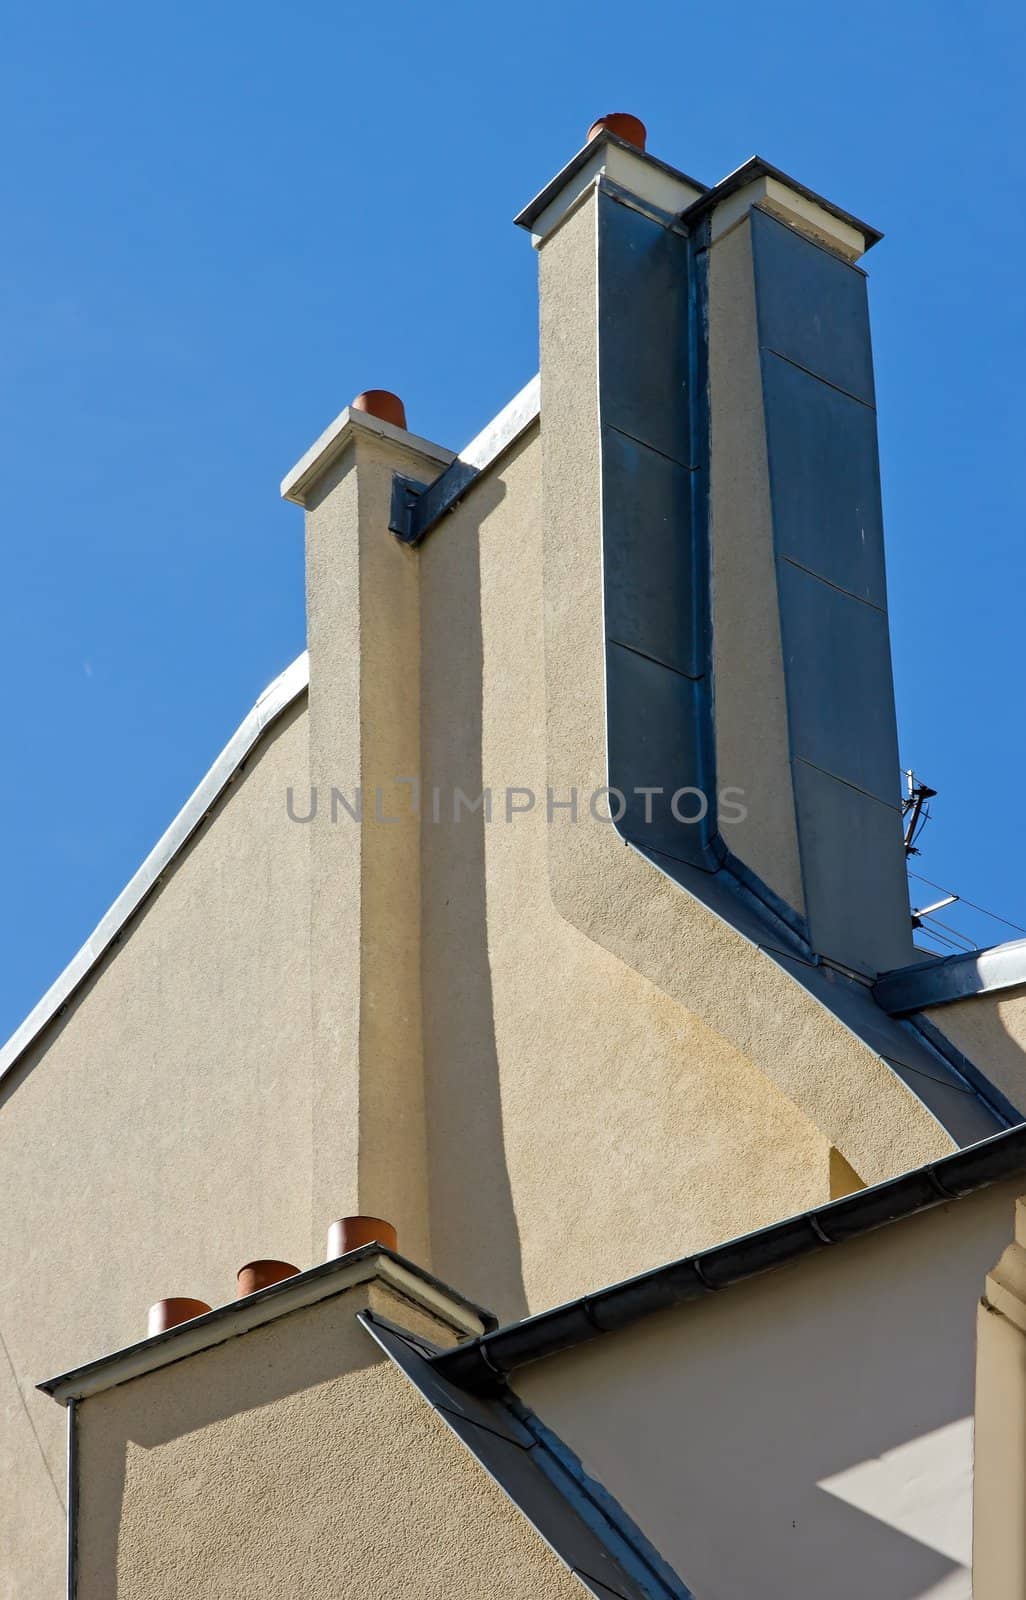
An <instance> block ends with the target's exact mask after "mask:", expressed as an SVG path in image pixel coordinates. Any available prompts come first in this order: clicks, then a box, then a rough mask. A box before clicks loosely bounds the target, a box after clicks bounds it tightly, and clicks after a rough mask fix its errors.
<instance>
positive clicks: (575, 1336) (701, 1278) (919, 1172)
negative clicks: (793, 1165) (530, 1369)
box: [431, 1123, 1026, 1393]
mask: <svg viewBox="0 0 1026 1600" xmlns="http://www.w3.org/2000/svg"><path fill="white" fill-rule="evenodd" d="M1023 1172H1026V1124H1024V1123H1019V1124H1018V1125H1017V1126H1016V1127H1014V1128H1009V1129H1007V1130H1006V1131H1005V1132H1003V1133H999V1134H995V1135H993V1137H991V1138H989V1139H984V1140H981V1141H980V1142H979V1143H978V1144H974V1145H970V1146H969V1147H968V1148H967V1149H965V1150H956V1151H955V1152H954V1154H952V1155H949V1156H943V1157H941V1158H940V1159H939V1160H937V1161H932V1162H927V1163H926V1164H925V1165H924V1166H922V1167H916V1168H914V1169H913V1170H911V1171H909V1172H904V1173H901V1174H900V1175H899V1176H898V1177H896V1178H890V1179H888V1180H887V1181H886V1182H885V1183H878V1184H874V1185H873V1187H872V1188H869V1189H859V1190H857V1191H856V1192H855V1193H854V1194H850V1195H846V1196H845V1197H844V1198H843V1199H841V1200H832V1201H830V1202H829V1203H828V1204H827V1205H823V1206H817V1207H814V1208H813V1209H811V1210H809V1211H805V1212H802V1213H799V1214H798V1215H796V1216H793V1217H787V1218H785V1219H784V1220H783V1221H781V1222H776V1223H773V1224H772V1225H771V1226H770V1227H767V1228H760V1229H758V1230H756V1231H755V1232H754V1233H748V1234H743V1235H742V1236H741V1237H740V1238H737V1239H730V1240H727V1241H726V1242H725V1243H724V1244H720V1245H715V1246H714V1247H713V1248H712V1249H709V1250H701V1251H697V1252H696V1253H695V1254H694V1255H691V1256H685V1257H682V1258H681V1259H680V1260H678V1261H671V1262H669V1263H668V1264H667V1265H666V1266H662V1267H655V1268H653V1269H652V1270H651V1271H649V1272H643V1273H639V1274H638V1275H637V1276H636V1277H633V1278H628V1279H626V1280H624V1281H623V1282H621V1283H614V1284H611V1285H609V1287H608V1288H604V1289H599V1290H597V1291H594V1292H592V1293H591V1294H589V1295H587V1296H586V1297H582V1298H581V1299H579V1300H574V1301H569V1302H568V1303H567V1304H565V1305H561V1306H555V1307H554V1308H553V1309H552V1310H550V1311H542V1312H539V1313H538V1314H537V1315H536V1316H534V1317H528V1318H526V1319H525V1320H524V1321H522V1322H516V1323H511V1324H508V1325H507V1326H506V1327H503V1328H497V1329H495V1330H494V1332H492V1333H486V1334H484V1335H482V1336H480V1337H479V1338H477V1339H475V1340H473V1341H472V1342H470V1343H468V1344H463V1345H457V1346H456V1347H455V1348H454V1349H452V1350H445V1351H440V1352H438V1353H437V1354H435V1355H433V1356H432V1357H431V1365H432V1366H433V1367H434V1369H435V1371H436V1372H437V1373H438V1374H440V1375H441V1376H442V1377H444V1378H446V1379H447V1380H448V1381H449V1382H451V1383H454V1384H458V1385H459V1386H460V1387H465V1388H467V1389H470V1390H472V1391H474V1392H475V1393H494V1392H495V1389H496V1386H497V1385H498V1384H499V1383H501V1382H502V1381H503V1380H504V1379H505V1378H506V1377H508V1376H509V1374H510V1373H512V1372H514V1371H516V1369H517V1368H518V1367H522V1366H525V1365H527V1363H528V1362H531V1361H539V1360H543V1359H544V1358H545V1357H547V1356H551V1355H556V1354H558V1353H559V1352H560V1351H562V1350H569V1349H572V1348H574V1347H576V1346H577V1345H580V1344H586V1343H589V1342H590V1341H591V1340H592V1339H596V1338H599V1337H600V1336H601V1335H602V1334H603V1333H611V1332H613V1331H615V1330H616V1329H617V1328H622V1327H626V1326H628V1325H629V1324H631V1323H634V1322H637V1321H640V1320H641V1319H642V1318H643V1317H647V1316H650V1315H652V1314H653V1313H654V1312H657V1311H665V1310H669V1309H671V1308H673V1307H677V1306H682V1305H686V1304H687V1303H688V1301H691V1300H699V1299H702V1298H703V1297H704V1296H705V1295H706V1294H709V1293H716V1292H719V1291H721V1290H724V1289H728V1288H731V1287H732V1286H733V1285H735V1284H738V1283H743V1282H745V1281H746V1280H747V1279H749V1278H754V1277H757V1276H759V1275H761V1274H762V1273H764V1272H771V1271H773V1270H775V1269H776V1268H777V1267H781V1266H785V1265H788V1264H789V1263H792V1262H797V1261H799V1260H800V1259H801V1258H802V1257H803V1256H808V1255H814V1254H816V1253H818V1252H819V1251H820V1250H824V1249H827V1248H833V1247H834V1246H836V1245H840V1244H844V1243H846V1242H848V1241H849V1240H852V1239H858V1238H861V1237H862V1236H863V1235H864V1234H867V1233H870V1232H872V1231H874V1230H875V1229H877V1228H881V1227H886V1226H888V1225H889V1224H890V1223H893V1222H901V1221H903V1220H904V1219H906V1218H908V1217H912V1216H916V1215H918V1214H919V1213H920V1212H922V1211H928V1210H930V1209H931V1208H932V1207H934V1206H938V1205H945V1204H953V1203H955V1202H957V1201H958V1200H961V1199H964V1198H965V1197H966V1196H968V1195H971V1194H975V1193H976V1192H977V1191H978V1190H980V1189H985V1188H989V1187H990V1186H991V1185H992V1184H995V1183H1000V1182H1002V1181H1004V1180H1005V1179H1007V1178H1013V1177H1017V1176H1019V1175H1020V1174H1021V1173H1023Z"/></svg>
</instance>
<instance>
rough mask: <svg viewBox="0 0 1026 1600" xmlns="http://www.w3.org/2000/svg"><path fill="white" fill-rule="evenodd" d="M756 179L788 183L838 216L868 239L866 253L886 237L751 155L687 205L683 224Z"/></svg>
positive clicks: (759, 158)
mask: <svg viewBox="0 0 1026 1600" xmlns="http://www.w3.org/2000/svg"><path fill="white" fill-rule="evenodd" d="M757 178H775V179H776V181H777V182H778V183H782V184H786V186H787V187H788V188H789V189H793V190H794V192H795V194H800V195H801V196H802V198H803V199H804V200H810V201H811V202H812V204H813V205H817V206H819V207H820V209H821V210H823V211H826V212H827V213H828V214H829V215H830V216H831V217H836V218H837V220H838V221H839V222H843V223H846V224H847V226H848V227H849V228H854V229H856V231H857V232H858V233H861V234H862V237H863V238H864V239H865V241H866V249H867V250H871V249H872V248H873V246H874V245H875V244H879V243H880V240H881V239H882V238H883V234H882V233H881V232H880V230H879V228H872V227H870V225H869V223H868V222H862V221H860V219H859V218H858V217H855V216H852V214H851V212H850V211H845V210H843V208H842V207H841V206H838V205H835V204H834V202H833V201H832V200H826V199H824V197H823V196H822V195H821V194H817V193H816V191H815V189H810V188H808V187H807V186H806V185H805V184H804V183H799V182H798V180H797V178H792V177H789V176H788V174H787V173H786V172H782V171H781V169H780V168H779V167H775V166H773V164H772V162H770V161H764V160H763V158H762V156H749V158H748V160H747V161H744V162H742V164H741V166H739V167H736V168H735V169H734V171H733V172H728V174H727V176H726V177H725V178H721V179H720V181H719V183H714V184H713V186H712V188H711V189H706V191H705V193H704V194H703V195H701V196H700V197H699V199H697V200H696V201H695V202H694V203H693V204H692V205H690V206H688V208H687V210H686V211H685V212H684V213H683V214H682V221H683V222H684V223H686V224H687V225H688V226H690V225H691V224H692V223H693V222H697V221H698V219H699V218H700V217H704V216H705V215H706V214H707V213H708V212H709V211H712V210H713V209H714V208H715V207H716V206H718V205H719V204H720V203H721V202H722V201H723V200H726V198H727V196H728V195H731V194H734V193H736V191H737V190H738V189H744V188H746V187H747V186H748V184H750V183H754V182H755V181H756V179H757Z"/></svg>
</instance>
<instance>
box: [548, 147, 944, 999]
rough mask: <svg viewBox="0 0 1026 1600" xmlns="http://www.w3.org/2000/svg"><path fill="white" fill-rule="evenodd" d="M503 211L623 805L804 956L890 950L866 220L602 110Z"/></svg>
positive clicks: (671, 855)
mask: <svg viewBox="0 0 1026 1600" xmlns="http://www.w3.org/2000/svg"><path fill="white" fill-rule="evenodd" d="M591 132H592V133H594V130H591ZM517 220H518V221H519V222H520V223H521V224H522V225H523V226H525V227H527V228H529V229H530V230H531V233H532V235H533V238H534V242H535V244H536V245H537V246H538V248H539V256H540V280H541V376H542V394H543V424H544V431H545V440H546V446H545V452H544V463H543V474H544V494H545V497H546V511H545V517H546V530H547V534H546V536H547V539H549V542H550V546H551V549H552V552H553V554H552V561H553V563H554V565H553V566H552V569H551V570H553V571H556V570H557V569H558V570H559V571H563V570H564V567H563V565H562V563H567V564H568V563H570V562H576V563H577V564H578V568H579V572H580V573H581V574H582V575H581V576H580V577H575V576H574V575H573V573H572V571H571V568H570V566H569V565H566V567H565V570H566V573H567V574H568V576H567V579H566V582H567V591H568V595H569V594H571V593H573V591H574V586H575V584H576V585H577V588H578V589H579V590H580V605H579V606H577V605H571V604H570V602H569V601H567V602H566V605H565V608H564V613H563V614H564V615H565V616H566V617H567V618H568V619H570V620H569V621H568V623H567V625H568V626H570V627H581V628H588V627H593V626H596V625H598V626H600V627H601V628H602V629H603V632H604V638H605V674H606V684H605V737H606V781H607V782H608V784H609V785H610V786H612V787H613V788H614V790H616V791H618V792H619V793H620V794H622V795H624V796H625V804H624V810H623V814H622V816H621V817H620V818H619V819H618V820H617V827H618V829H619V831H620V832H621V833H622V834H623V836H624V837H625V838H626V839H627V840H628V841H629V842H630V843H632V844H634V845H636V846H637V847H638V848H639V849H641V850H643V851H645V852H648V853H651V855H652V856H653V859H655V860H657V861H658V862H659V863H668V864H670V866H671V867H672V864H673V863H675V862H677V863H681V864H683V865H685V866H686V867H688V868H696V867H697V868H700V869H701V870H702V871H703V873H706V874H717V873H720V872H721V871H724V870H726V871H727V872H728V873H731V874H733V877H734V879H735V881H738V882H740V884H741V885H742V887H743V891H744V893H745V894H750V895H754V896H755V897H756V898H757V899H759V900H761V901H762V902H763V903H764V905H765V907H766V909H767V913H768V915H770V916H771V917H772V918H774V919H777V920H778V921H779V920H782V921H783V922H784V923H786V924H787V925H788V927H789V928H790V929H791V930H792V932H793V934H794V936H795V938H797V939H798V940H800V941H804V943H805V944H806V945H807V947H808V948H809V950H810V952H811V953H813V954H814V955H816V956H821V957H823V958H825V959H827V960H830V961H833V962H835V963H837V964H838V965H839V966H843V967H848V968H851V969H854V970H856V971H858V972H862V973H867V974H873V973H876V972H878V971H881V970H885V969H887V968H890V967H895V966H899V965H901V964H903V963H904V962H906V961H908V960H910V959H911V958H912V942H911V923H910V918H909V908H908V896H907V888H906V882H905V869H904V853H903V849H902V837H901V813H900V794H899V773H898V749H897V735H896V726H895V712H894V694H893V686H892V677H891V663H890V644H889V635H888V625H887V611H886V589H885V582H884V566H883V535H882V526H881V516H880V493H879V471H878V463H877V446H876V414H875V409H874V390H873V371H872V358H871V351H870V340H869V321H868V312H867V302H866V279H865V275H864V273H863V272H862V270H861V268H859V267H858V266H857V265H856V262H857V260H858V258H859V257H860V256H861V255H862V254H863V253H864V251H865V250H866V249H868V248H869V246H870V245H872V244H873V243H874V242H875V241H876V239H877V238H878V237H879V235H878V234H876V233H875V231H874V230H873V229H871V228H869V227H867V226H866V225H865V224H863V223H859V222H858V221H857V220H856V219H855V218H853V217H850V216H848V215H847V213H845V212H843V211H841V210H840V208H838V207H836V206H834V205H833V204H832V203H831V202H829V201H825V200H823V199H822V198H821V197H818V196H815V195H813V194H812V193H811V192H810V191H809V190H807V189H805V188H804V186H802V185H801V184H798V183H796V182H794V180H792V179H790V178H787V177H786V176H785V175H784V174H783V173H780V172H778V171H777V170H776V169H775V168H772V167H770V166H769V165H768V164H767V163H765V162H763V161H761V160H758V159H754V160H753V161H751V162H749V163H746V165H745V166H744V167H743V168H740V169H739V170H738V171H737V172H736V173H734V174H732V175H731V176H730V177H729V178H727V179H725V180H724V181H723V182H722V183H720V184H718V185H716V186H714V188H712V189H711V190H710V189H705V188H704V187H703V185H701V184H699V183H697V182H696V181H695V180H693V179H690V178H688V177H686V176H685V175H684V174H683V173H680V172H678V171H676V170H675V169H673V168H671V167H668V166H667V165H666V164H665V163H664V162H661V161H659V160H657V159H655V158H654V157H653V156H651V155H649V154H646V153H645V151H644V150H643V149H641V148H639V147H638V145H637V144H636V143H631V142H628V141H626V140H624V139H622V138H620V137H618V136H617V134H616V132H615V131H613V130H612V129H611V128H610V127H608V126H607V127H602V126H601V124H600V125H599V131H598V133H597V134H595V135H594V137H592V138H590V139H589V142H588V143H587V144H586V145H585V147H584V148H583V149H582V150H581V151H580V152H579V153H578V155H577V156H575V157H574V158H573V160H572V161H571V162H570V163H569V164H568V165H567V166H566V167H565V168H564V169H563V171H562V172H561V173H560V174H559V175H558V176H557V177H556V178H555V179H554V180H553V181H552V182H551V183H550V184H549V185H548V186H547V187H546V188H545V189H543V190H542V191H541V193H540V194H539V195H538V196H537V198H536V199H535V200H534V201H533V202H532V203H531V204H530V205H529V206H528V207H527V208H526V209H525V211H524V212H523V213H522V214H521V216H520V217H519V218H518V219H517ZM590 482H594V484H595V491H594V493H595V504H594V506H592V504H591V502H590V499H589V495H590V493H591V490H590V489H587V488H585V487H583V486H584V485H585V484H587V483H590ZM592 528H598V529H600V530H601V537H600V540H598V541H594V540H593V538H592V534H591V531H590V530H591V529H592ZM595 561H599V562H600V563H601V568H602V618H601V622H599V623H597V624H596V622H595V620H594V618H593V617H591V616H589V614H588V611H587V605H588V604H589V603H590V602H589V600H588V599H587V597H586V593H585V590H586V578H585V577H584V576H583V574H584V573H585V572H586V570H587V567H588V564H589V563H593V562H595ZM582 776H583V775H582ZM567 777H568V780H569V781H576V779H571V778H570V775H569V774H567ZM739 791H740V792H739ZM675 795H684V796H686V797H687V798H686V799H682V800H680V801H679V802H678V803H677V805H676V806H675V805H674V803H673V797H674V796H675ZM702 797H704V800H705V802H706V809H704V810H703V804H702ZM739 818H740V819H741V820H738V819H739Z"/></svg>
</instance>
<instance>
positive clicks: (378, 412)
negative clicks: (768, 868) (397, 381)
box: [349, 389, 406, 428]
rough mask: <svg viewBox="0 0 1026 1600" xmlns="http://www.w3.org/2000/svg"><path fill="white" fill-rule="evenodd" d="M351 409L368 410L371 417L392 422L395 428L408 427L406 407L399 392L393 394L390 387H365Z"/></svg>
mask: <svg viewBox="0 0 1026 1600" xmlns="http://www.w3.org/2000/svg"><path fill="white" fill-rule="evenodd" d="M349 409H350V411H366V413H367V415H368V416H369V417H378V418H380V420H381V421H382V422H390V423H391V424H392V426H393V427H394V428H405V427H406V407H405V406H404V405H403V403H402V401H401V400H400V398H399V396H398V395H397V394H392V393H391V392H390V391H389V390H388V389H364V391H363V393H362V394H358V395H357V397H356V399H355V400H354V401H353V403H352V405H351V406H350V407H349Z"/></svg>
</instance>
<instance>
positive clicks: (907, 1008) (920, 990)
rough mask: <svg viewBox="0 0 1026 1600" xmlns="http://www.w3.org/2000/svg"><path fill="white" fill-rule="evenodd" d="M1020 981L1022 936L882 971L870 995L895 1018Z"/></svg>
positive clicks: (1025, 944) (1025, 960) (1025, 949)
mask: <svg viewBox="0 0 1026 1600" xmlns="http://www.w3.org/2000/svg"><path fill="white" fill-rule="evenodd" d="M1023 984H1026V939H1010V940H1008V942H1007V943H1006V944H995V945H991V946H990V947H989V948H988V949H986V950H971V951H969V952H967V954H965V955H954V956H944V957H942V958H941V959H940V960H937V961H922V962H916V963H915V964H914V965H913V966H908V967H898V968H897V969H896V970H895V971H893V972H885V973H884V975H883V977H881V978H878V979H877V981H876V983H875V984H874V985H873V998H874V1000H875V1001H876V1003H877V1005H878V1006H880V1007H882V1009H883V1010H884V1011H887V1012H889V1013H890V1015H891V1016H896V1017H897V1016H906V1015H908V1013H909V1012H912V1011H927V1010H929V1009H931V1008H932V1007H933V1006H946V1005H950V1004H951V1002H952V1001H953V1000H968V999H971V998H972V996H973V995H979V994H993V993H994V992H995V991H996V990H1000V989H1016V988H1019V987H1021V986H1022V985H1023Z"/></svg>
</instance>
